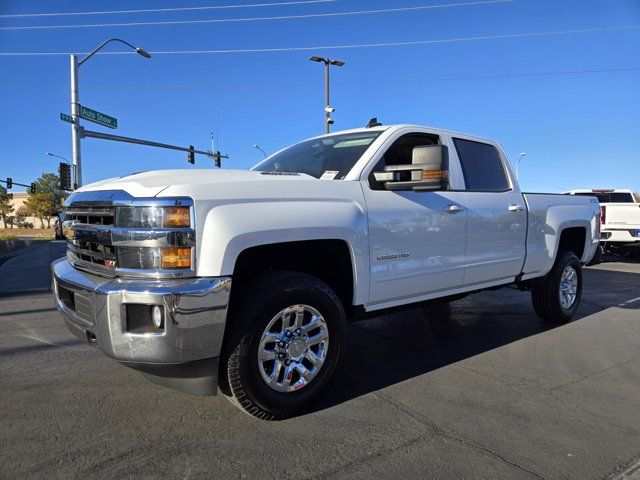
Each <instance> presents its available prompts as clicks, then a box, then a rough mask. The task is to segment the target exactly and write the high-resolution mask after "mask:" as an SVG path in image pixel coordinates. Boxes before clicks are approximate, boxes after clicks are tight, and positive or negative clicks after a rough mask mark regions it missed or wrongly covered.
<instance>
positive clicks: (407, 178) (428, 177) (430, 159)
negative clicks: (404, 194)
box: [373, 145, 449, 191]
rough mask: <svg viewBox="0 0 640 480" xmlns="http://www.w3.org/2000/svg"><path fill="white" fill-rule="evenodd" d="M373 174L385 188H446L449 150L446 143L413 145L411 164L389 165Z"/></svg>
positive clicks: (417, 189)
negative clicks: (382, 170)
mask: <svg viewBox="0 0 640 480" xmlns="http://www.w3.org/2000/svg"><path fill="white" fill-rule="evenodd" d="M373 176H374V178H375V179H376V181H378V182H380V183H382V184H383V185H384V188H385V189H387V190H416V191H424V190H446V189H447V186H448V183H449V150H448V148H447V147H446V145H423V146H419V147H413V151H412V154H411V165H389V166H387V167H385V169H384V172H374V174H373Z"/></svg>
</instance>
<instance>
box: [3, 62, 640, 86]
mask: <svg viewBox="0 0 640 480" xmlns="http://www.w3.org/2000/svg"><path fill="white" fill-rule="evenodd" d="M637 71H640V65H637V66H630V67H612V68H593V69H580V70H552V71H542V72H514V73H500V72H496V73H488V74H484V75H472V74H469V75H457V76H443V77H429V78H411V79H406V78H405V79H389V80H363V81H360V80H356V81H341V82H335V85H344V86H363V85H394V84H396V85H400V84H412V83H429V82H450V81H465V80H491V79H501V78H505V79H507V78H527V77H551V76H563V75H586V74H591V73H619V72H637ZM65 86H66V84H64V85H63V84H59V85H55V84H50V85H43V84H38V85H24V84H20V85H8V84H0V89H5V90H43V89H47V90H55V89H59V88H64V87H65ZM85 87H86V88H99V89H103V90H145V91H148V90H173V89H176V90H180V89H185V88H189V89H197V88H205V89H208V90H210V89H244V88H246V89H251V90H255V89H260V88H264V89H268V90H270V91H273V90H278V89H279V90H282V89H290V88H317V87H318V84H317V83H316V82H299V83H286V82H285V83H282V82H280V83H277V84H275V83H264V82H258V83H176V84H164V85H162V84H153V85H117V84H112V83H110V84H90V85H85Z"/></svg>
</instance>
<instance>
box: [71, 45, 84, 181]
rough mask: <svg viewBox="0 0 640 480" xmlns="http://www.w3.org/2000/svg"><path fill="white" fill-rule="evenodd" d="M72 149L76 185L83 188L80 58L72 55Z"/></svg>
mask: <svg viewBox="0 0 640 480" xmlns="http://www.w3.org/2000/svg"><path fill="white" fill-rule="evenodd" d="M71 119H72V121H73V123H72V124H71V149H72V157H71V158H72V159H73V172H74V173H75V175H74V176H75V178H74V183H75V185H76V188H78V187H81V186H82V154H81V151H80V97H79V94H78V57H76V56H75V55H73V54H72V55H71Z"/></svg>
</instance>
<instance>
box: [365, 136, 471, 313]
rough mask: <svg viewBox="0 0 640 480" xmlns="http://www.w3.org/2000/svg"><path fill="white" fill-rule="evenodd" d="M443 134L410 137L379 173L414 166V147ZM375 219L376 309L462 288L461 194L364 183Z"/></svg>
mask: <svg viewBox="0 0 640 480" xmlns="http://www.w3.org/2000/svg"><path fill="white" fill-rule="evenodd" d="M438 142H439V139H438V137H437V136H434V135H430V134H417V133H412V134H407V135H404V136H401V137H400V138H398V139H397V140H396V141H395V142H394V143H393V144H392V145H391V147H389V149H388V150H387V151H386V152H385V154H384V156H383V158H382V159H381V161H380V162H379V163H378V164H377V165H376V167H375V169H374V171H380V170H382V169H384V167H385V166H386V165H402V164H410V163H411V154H412V151H413V147H415V146H420V145H433V144H437V143H438ZM363 188H364V195H365V201H366V204H367V211H368V218H369V245H370V252H369V254H370V282H371V283H370V301H369V305H370V306H375V305H376V304H387V303H389V304H392V303H397V304H400V303H403V299H407V298H409V297H416V296H420V295H424V294H429V293H434V292H438V291H444V290H449V289H453V288H456V287H459V286H461V285H462V281H463V275H464V268H465V242H466V229H467V227H466V223H467V209H466V205H465V200H464V192H460V191H457V192H455V191H445V190H443V191H423V192H420V191H390V190H384V189H383V187H382V186H381V185H378V184H377V182H375V180H374V179H373V178H372V177H370V178H369V181H368V182H363Z"/></svg>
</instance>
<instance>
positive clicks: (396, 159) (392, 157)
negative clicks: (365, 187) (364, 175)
mask: <svg viewBox="0 0 640 480" xmlns="http://www.w3.org/2000/svg"><path fill="white" fill-rule="evenodd" d="M439 143H440V141H439V138H438V136H437V135H431V134H429V133H407V134H406V135H403V136H401V137H400V138H398V139H397V140H396V141H395V142H393V144H392V145H391V146H390V147H389V148H388V149H387V151H386V152H385V153H384V155H383V156H382V158H381V159H380V161H379V162H378V163H377V164H376V166H375V167H374V168H373V170H372V171H371V173H370V174H369V187H370V188H371V189H372V190H384V189H385V188H384V186H383V185H382V183H380V182H378V181H377V180H376V179H375V178H374V176H373V174H374V173H375V172H383V171H384V168H385V167H387V166H390V165H410V164H411V161H412V155H413V148H414V147H422V146H425V145H438V144H439Z"/></svg>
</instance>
